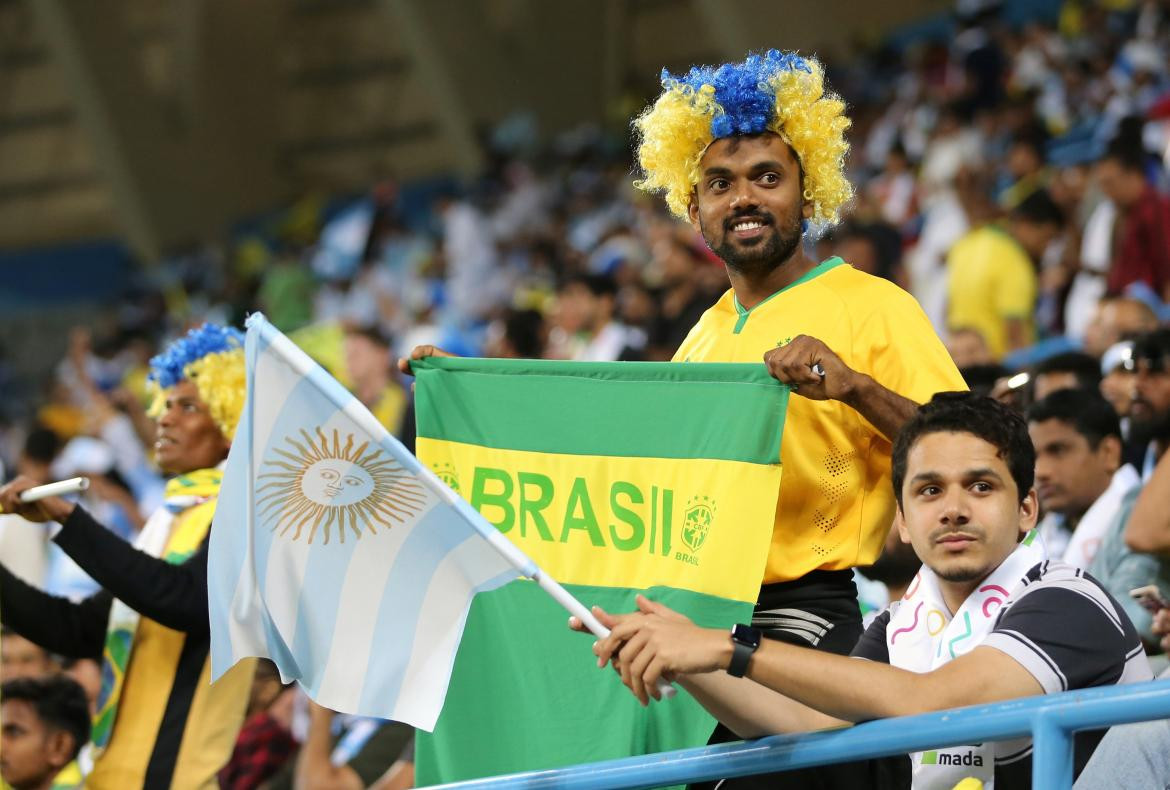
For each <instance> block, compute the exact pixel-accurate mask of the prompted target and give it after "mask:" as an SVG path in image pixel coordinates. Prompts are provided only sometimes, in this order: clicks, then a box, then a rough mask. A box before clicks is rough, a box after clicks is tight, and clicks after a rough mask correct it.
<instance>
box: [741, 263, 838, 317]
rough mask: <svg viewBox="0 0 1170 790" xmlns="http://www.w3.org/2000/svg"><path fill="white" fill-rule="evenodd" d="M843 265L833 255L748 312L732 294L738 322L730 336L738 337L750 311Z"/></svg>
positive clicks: (765, 298)
mask: <svg viewBox="0 0 1170 790" xmlns="http://www.w3.org/2000/svg"><path fill="white" fill-rule="evenodd" d="M844 263H845V261H843V260H841V258H840V257H838V256H836V255H834V256H833V257H832V258H826V259H825V260H823V261H821V262H820V263H818V264H817V265H816V266H814V267H812V268H811V269H809V270H808V271H807V272H805V273H804V274H803V275H801V276H800V277H798V278H797V279H796V280H794V281H793V282H790V283H789V284H788V285H786V286H784V287H783V288H781V289H780V290H779V291H777V292H776V293H774V294H772V295H771V296H766V297H764V299H762V300H761V301H760V302H759V303H758V304H756V305H755V306H754V307H752V308H751V310H749V309H747V308H745V307H744V306H743V305H741V304H740V303H739V298H738V297H736V296H735V294H732V296H731V301H732V303H733V304H734V305H735V312H737V313H739V320H737V321H736V322H735V329H733V330H732V334H735V335H738V334H739V333H740V331H741V330H742V329H743V326H744V324H746V323H747V320H748V316H750V315H751V314H752V310H755V309H756V308H758V307H759V306H760V305H762V304H764V303H765V302H767V301H768V300H769V299H772V298H773V297H776V296H779V295H780V294H782V293H784V292H785V291H787V290H789V289H792V288H795V287H796V286H798V285H803V284H804V283H807V282H808V281H809V280H812V279H814V278H816V277H820V276H821V275H822V274H824V273H825V272H827V271H829V270H830V269H836V268H837V267H838V266H842V265H844Z"/></svg>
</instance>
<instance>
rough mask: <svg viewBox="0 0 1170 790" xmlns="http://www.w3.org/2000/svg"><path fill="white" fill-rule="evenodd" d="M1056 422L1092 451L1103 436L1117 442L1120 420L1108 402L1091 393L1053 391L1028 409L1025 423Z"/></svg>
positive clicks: (1071, 390) (1075, 390)
mask: <svg viewBox="0 0 1170 790" xmlns="http://www.w3.org/2000/svg"><path fill="white" fill-rule="evenodd" d="M1046 420H1060V421H1061V422H1064V423H1068V424H1069V425H1070V426H1072V428H1073V430H1075V431H1076V432H1077V433H1079V434H1080V435H1081V436H1083V437H1085V440H1086V441H1088V443H1089V446H1090V447H1093V448H1096V447H1097V445H1099V444H1100V443H1101V440H1102V439H1104V438H1105V437H1106V436H1114V437H1116V438H1117V439H1118V440H1119V441H1120V439H1121V420H1120V419H1119V418H1118V417H1117V412H1116V411H1114V410H1113V407H1112V406H1111V405H1109V401H1107V400H1105V398H1104V397H1103V396H1102V395H1101V393H1100V392H1097V391H1096V390H1091V389H1070V390H1057V391H1056V392H1053V393H1051V394H1049V395H1048V396H1047V397H1045V398H1043V399H1041V400H1039V401H1036V402H1035V403H1033V404H1032V406H1031V407H1030V408H1029V409H1028V422H1044V421H1046Z"/></svg>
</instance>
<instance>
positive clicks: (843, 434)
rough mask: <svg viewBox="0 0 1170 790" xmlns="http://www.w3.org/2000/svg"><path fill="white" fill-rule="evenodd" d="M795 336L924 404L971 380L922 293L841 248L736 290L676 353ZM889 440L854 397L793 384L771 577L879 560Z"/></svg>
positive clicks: (887, 517)
mask: <svg viewBox="0 0 1170 790" xmlns="http://www.w3.org/2000/svg"><path fill="white" fill-rule="evenodd" d="M797 335H809V336H811V337H815V338H817V339H819V340H821V341H822V342H824V343H825V344H826V345H827V346H828V347H829V348H831V349H833V351H835V352H836V353H837V354H838V355H839V356H840V357H841V359H842V360H843V361H844V362H845V364H846V365H848V366H849V367H850V368H852V369H854V370H856V371H859V372H861V373H866V374H868V375H870V376H872V377H873V378H874V379H875V380H876V381H877V382H878V383H879V384H881V385H883V386H884V387H886V388H888V389H891V390H893V391H894V392H897V393H898V394H900V395H902V396H904V397H906V398H909V399H911V400H913V401H916V402H918V403H923V402H925V401H927V400H930V398H931V396H932V395H934V393H936V392H942V391H947V390H965V389H966V388H967V387H966V385H965V384H964V383H963V379H962V377H960V376H959V371H958V370H957V369H956V368H955V365H954V363H953V362H952V361H951V358H950V357H949V356H948V355H947V352H946V349H945V348H944V347H943V344H942V342H941V341H940V340H939V339H938V336H937V335H935V333H934V330H933V329H932V328H931V326H930V322H929V321H928V320H927V318H926V316H925V314H923V312H922V309H921V308H920V307H919V306H918V303H917V302H916V301H914V298H913V297H912V296H910V294H908V293H906V292H905V291H903V290H902V289H900V288H898V287H897V286H896V285H894V284H893V283H891V282H889V281H887V280H883V279H880V278H878V277H874V276H872V275H869V274H865V273H863V272H859V271H857V270H856V269H854V268H853V267H852V266H849V265H847V264H845V262H844V261H842V260H841V259H840V258H830V259H828V260H826V261H824V262H823V263H821V264H819V265H818V266H817V267H816V268H814V269H813V270H812V271H810V272H808V274H806V275H805V276H804V277H801V278H800V279H799V280H797V281H796V282H795V283H793V284H792V285H789V286H788V287H787V288H784V289H783V290H781V291H778V292H777V293H775V294H773V295H772V296H770V297H768V298H767V299H765V300H764V301H762V302H760V303H759V304H758V305H756V306H755V307H753V308H752V309H751V310H746V311H745V310H743V308H742V307H740V305H739V303H738V302H737V301H736V299H735V294H734V292H733V291H730V290H729V291H728V292H727V293H725V294H724V295H723V296H722V297H721V298H720V299H719V301H718V302H716V303H715V305H714V306H713V307H711V308H710V309H709V310H707V312H705V313H704V314H703V316H702V318H700V319H699V322H698V323H697V324H695V326H694V328H693V329H691V332H690V334H689V335H688V336H687V339H686V340H684V341H683V344H682V346H681V347H679V350H678V353H676V354H675V357H674V358H675V360H676V361H686V362H762V360H763V357H764V353H765V352H767V351H769V350H770V349H773V348H775V347H777V346H780V345H783V344H785V343H787V342H788V341H790V340H791V339H792V338H794V337H796V336H797ZM727 408H728V409H734V408H735V404H731V403H729V404H728V405H727ZM711 419H713V420H718V419H719V415H718V414H712V415H711ZM891 450H892V444H891V441H890V439H888V438H887V437H885V436H883V435H882V434H881V433H879V432H878V431H877V429H875V428H874V427H873V426H872V425H870V423H869V422H868V421H867V420H866V419H865V418H863V417H862V416H861V415H860V414H859V413H858V412H856V411H854V410H853V409H852V408H850V407H849V406H846V405H845V404H843V403H840V402H837V401H815V400H809V399H808V398H802V397H801V396H800V395H799V394H793V396H792V398H791V399H790V400H789V405H788V417H787V420H786V421H785V425H784V439H783V442H782V443H781V448H780V459H781V462H782V463H783V465H784V474H783V478H782V480H781V483H780V497H779V501H778V502H777V507H776V523H775V526H774V528H773V533H772V546H771V550H770V551H769V554H768V561H767V565H766V567H765V571H764V582H765V583H772V582H780V581H788V580H792V579H797V578H800V577H801V576H804V575H805V574H806V573H808V572H809V571H812V570H816V569H818V568H821V569H826V570H840V569H844V568H851V567H853V566H855V565H868V564H870V563H872V562H873V561H874V560H875V559H877V556H878V554H879V553H880V552H881V548H882V543H883V542H884V540H885V537H886V534H887V533H888V532H889V529H890V525H891V524H892V522H893V517H894V493H893V489H892V487H891V485H890V454H891Z"/></svg>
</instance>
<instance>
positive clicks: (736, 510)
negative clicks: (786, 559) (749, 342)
mask: <svg viewBox="0 0 1170 790" xmlns="http://www.w3.org/2000/svg"><path fill="white" fill-rule="evenodd" d="M413 365H414V370H415V372H416V376H417V381H416V397H417V417H418V442H417V453H418V457H419V459H420V460H421V461H422V462H423V463H425V464H427V465H428V466H430V467H431V468H432V469H433V470H434V471H435V472H436V474H438V475H439V477H441V478H442V479H443V480H444V481H446V482H447V483H448V484H449V485H450V486H451V487H452V488H454V489H455V490H456V491H458V492H459V493H460V494H461V495H462V496H463V497H464V498H465V499H467V500H468V501H469V502H470V503H471V505H472V506H473V507H475V508H476V509H477V510H478V511H479V512H480V513H482V514H483V515H484V517H485V518H486V519H487V520H488V521H490V522H491V523H493V524H494V525H495V526H496V527H497V528H498V529H499V530H500V531H501V532H502V533H504V534H505V535H507V536H508V538H510V539H511V540H512V541H513V542H514V543H515V544H516V545H517V546H519V547H520V548H521V549H523V550H524V552H526V553H527V554H528V555H529V556H530V557H531V558H532V559H533V560H534V561H535V562H536V563H537V564H538V565H540V566H541V567H543V568H544V569H545V570H546V571H547V572H548V573H549V574H550V575H551V576H552V577H553V578H555V579H557V580H558V581H560V582H561V583H562V584H564V585H565V587H566V588H567V589H568V590H569V591H570V592H571V593H573V594H574V595H575V596H576V597H577V598H578V599H579V600H580V601H581V602H582V603H584V604H585V605H586V606H590V605H593V604H597V605H600V606H601V607H602V608H604V609H606V610H607V611H610V612H628V611H631V610H633V609H634V608H635V605H634V596H635V595H636V594H637V593H639V592H643V593H645V594H646V595H647V596H649V597H650V598H651V599H653V600H656V601H661V602H662V603H665V604H666V605H667V606H670V607H671V608H674V609H676V610H678V611H681V612H684V613H685V614H687V615H688V616H690V617H691V619H693V620H694V621H695V622H697V623H699V624H700V625H704V626H709V627H720V628H730V626H731V625H732V624H734V623H737V622H748V621H749V620H750V619H751V612H752V607H753V605H754V602H755V600H756V597H757V594H758V593H759V588H760V581H761V579H762V577H763V571H764V561H765V558H766V556H767V553H768V546H769V543H770V541H771V536H772V527H773V523H774V521H775V513H776V498H777V494H778V492H779V488H780V473H781V468H780V440H781V434H782V431H783V426H784V415H785V411H786V408H787V404H788V390H787V388H786V387H784V386H783V385H781V384H779V383H778V382H777V381H775V380H774V379H772V378H771V377H770V376H768V374H767V372H766V370H765V368H764V366H763V365H762V364H760V365H747V364H687V363H666V362H664V363H649V362H647V363H576V362H550V361H539V360H488V359H448V358H429V359H425V360H422V361H419V362H415V363H413ZM566 619H567V618H566V614H565V612H564V610H562V609H561V608H559V607H558V605H557V604H556V603H555V602H553V601H552V600H551V599H550V598H549V597H548V596H547V595H546V594H545V593H544V592H542V591H541V590H540V589H539V588H538V587H537V586H536V585H535V584H534V583H532V582H529V581H524V580H522V581H518V582H514V583H512V584H508V585H505V586H504V587H502V588H500V589H498V590H494V591H492V592H489V593H483V594H480V595H478V596H476V598H475V602H474V603H473V605H472V608H471V612H470V614H469V616H468V621H467V626H466V629H465V631H464V634H463V641H462V643H461V644H460V648H459V653H458V655H457V657H456V659H455V667H454V672H453V674H452V677H451V684H450V687H449V690H448V692H447V698H446V703H445V705H444V708H443V712H442V715H441V716H440V718H439V721H438V724H437V726H436V728H435V731H434V732H433V733H432V734H426V733H421V732H420V733H419V737H418V742H417V746H416V771H417V778H418V782H419V784H420V785H423V784H432V783H439V782H452V781H459V780H463V779H470V778H476V777H483V776H491V775H495V774H501V773H509V772H514V771H523V770H533V769H544V768H554V767H560V766H565V765H571V764H573V763H580V762H585V761H592V760H604V759H610V758H617V757H627V756H630V755H636V754H648V753H652V752H659V751H664V750H668V749H679V748H685V747H689V746H698V745H702V744H704V743H706V741H707V738H708V737H709V735H710V733H711V730H712V728H713V727H714V720H713V719H712V718H711V716H710V715H708V714H707V713H706V712H705V711H704V710H703V709H702V708H701V707H700V706H699V705H698V703H696V702H695V701H694V700H693V699H691V698H690V697H689V696H688V695H687V694H686V693H685V692H683V691H681V690H680V692H679V694H678V695H677V696H676V697H675V698H673V699H670V700H666V701H663V702H660V703H652V704H651V705H650V707H649V708H642V707H641V706H640V705H639V704H638V701H637V700H636V699H635V698H634V697H633V695H632V694H630V693H629V691H627V690H626V689H625V687H623V686H622V685H621V683H620V682H619V680H618V679H617V677H616V675H615V674H614V673H613V672H612V671H608V670H607V671H601V670H599V669H598V668H597V666H596V659H595V658H594V656H593V654H592V652H591V651H590V646H591V644H592V641H593V640H592V639H591V638H590V637H589V636H586V635H582V634H577V633H573V632H571V631H569V630H568V628H567V626H566Z"/></svg>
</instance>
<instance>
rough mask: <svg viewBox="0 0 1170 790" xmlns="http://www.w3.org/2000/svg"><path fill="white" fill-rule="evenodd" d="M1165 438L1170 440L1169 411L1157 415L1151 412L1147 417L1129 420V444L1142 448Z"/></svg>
mask: <svg viewBox="0 0 1170 790" xmlns="http://www.w3.org/2000/svg"><path fill="white" fill-rule="evenodd" d="M1147 406H1148V404H1147ZM1167 438H1170V411H1167V412H1164V413H1158V412H1155V411H1152V410H1151V411H1149V412H1148V414H1147V416H1144V417H1132V416H1131V417H1130V418H1129V441H1130V442H1132V443H1134V444H1136V445H1138V446H1143V445H1147V444H1149V443H1150V442H1152V441H1154V440H1156V439H1167Z"/></svg>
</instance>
